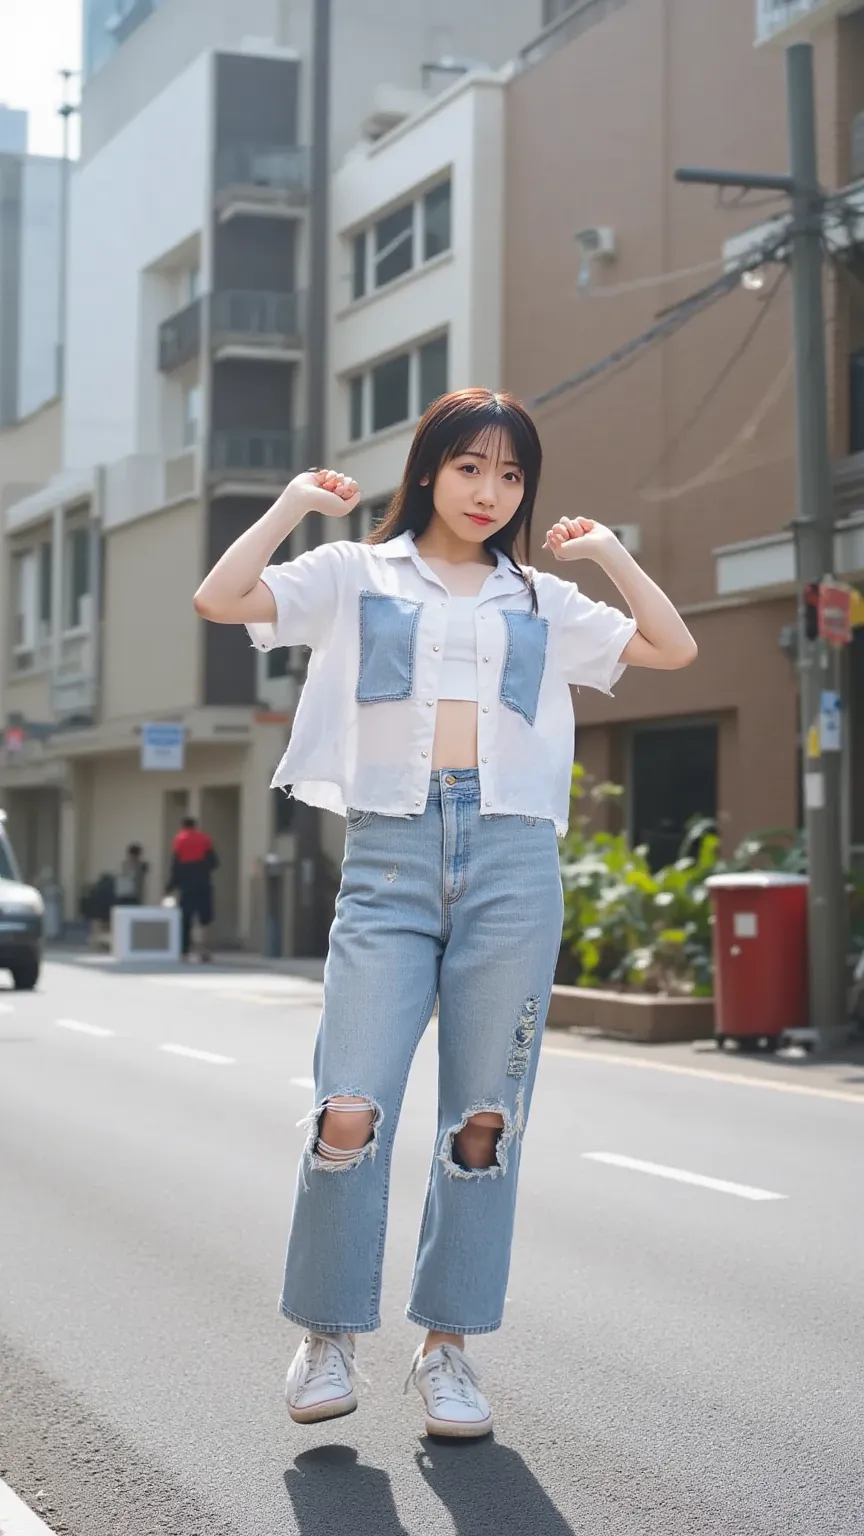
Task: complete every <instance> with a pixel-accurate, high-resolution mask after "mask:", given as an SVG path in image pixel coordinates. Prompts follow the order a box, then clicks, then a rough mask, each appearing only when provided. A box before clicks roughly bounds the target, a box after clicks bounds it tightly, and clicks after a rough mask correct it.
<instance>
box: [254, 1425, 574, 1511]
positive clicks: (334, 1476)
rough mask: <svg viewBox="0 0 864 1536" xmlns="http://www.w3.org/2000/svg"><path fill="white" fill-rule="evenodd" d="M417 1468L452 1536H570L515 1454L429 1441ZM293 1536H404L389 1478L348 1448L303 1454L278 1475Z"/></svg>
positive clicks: (489, 1444) (492, 1445)
mask: <svg viewBox="0 0 864 1536" xmlns="http://www.w3.org/2000/svg"><path fill="white" fill-rule="evenodd" d="M423 1446H424V1449H423V1450H422V1451H417V1453H416V1462H417V1467H418V1469H419V1471H420V1473H421V1475H422V1476H423V1478H424V1479H425V1481H426V1483H427V1484H428V1486H429V1488H430V1489H431V1491H432V1492H433V1493H434V1494H435V1496H436V1498H438V1499H440V1501H441V1503H442V1504H443V1505H444V1507H445V1509H447V1510H448V1511H449V1514H450V1517H451V1519H452V1521H453V1525H454V1527H455V1529H456V1532H457V1536H503V1533H506V1532H510V1531H526V1532H527V1531H530V1532H531V1536H575V1532H574V1529H573V1526H572V1525H568V1523H567V1521H566V1520H565V1519H564V1517H563V1515H562V1514H560V1512H559V1511H558V1510H557V1509H556V1508H555V1505H554V1504H553V1503H552V1500H551V1499H550V1498H549V1495H548V1494H547V1493H545V1492H544V1490H543V1488H542V1487H541V1486H540V1484H539V1483H538V1481H537V1479H536V1477H535V1476H534V1474H533V1472H531V1471H529V1469H528V1467H527V1466H526V1465H525V1462H524V1461H523V1460H522V1457H521V1456H520V1455H519V1453H518V1451H513V1450H511V1449H510V1447H509V1446H506V1445H498V1444H497V1443H496V1442H495V1441H494V1440H484V1441H483V1442H482V1443H481V1444H478V1443H477V1442H476V1441H468V1440H466V1441H464V1442H458V1441H454V1442H453V1443H452V1444H442V1443H441V1442H440V1441H437V1440H432V1439H429V1438H428V1437H427V1438H425V1439H424V1441H423ZM285 1487H286V1488H287V1490H288V1497H289V1498H290V1500H291V1503H292V1505H293V1509H294V1518H295V1520H296V1522H297V1531H298V1533H299V1536H344V1532H346V1531H357V1532H366V1531H368V1532H369V1533H370V1536H371V1533H373V1532H374V1536H409V1533H408V1532H407V1531H406V1529H405V1526H404V1525H403V1524H402V1521H401V1520H400V1518H399V1515H398V1513H397V1510H396V1505H395V1502H394V1499H393V1490H392V1488H391V1486H390V1478H389V1476H388V1474H387V1473H386V1472H384V1471H383V1470H382V1469H381V1468H380V1467H373V1466H370V1465H369V1464H368V1463H364V1462H362V1461H360V1460H359V1459H358V1453H357V1451H356V1450H355V1449H354V1447H353V1446H347V1445H324V1446H321V1447H320V1448H319V1449H318V1450H314V1451H304V1452H303V1453H302V1455H300V1456H298V1457H297V1459H296V1461H295V1463H294V1465H293V1467H290V1468H289V1470H288V1471H287V1472H286V1473H285Z"/></svg>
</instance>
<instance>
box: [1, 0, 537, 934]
mask: <svg viewBox="0 0 864 1536" xmlns="http://www.w3.org/2000/svg"><path fill="white" fill-rule="evenodd" d="M91 9H92V10H93V17H91V19H93V18H95V20H94V25H96V21H98V17H97V16H96V10H95V8H91ZM539 10H540V0H502V3H501V5H500V6H499V13H500V14H499V18H498V21H499V24H498V26H497V27H496V29H495V31H494V35H492V36H490V34H489V27H488V9H487V5H486V0H411V3H410V4H400V5H399V6H395V5H394V6H392V7H390V6H387V5H382V4H381V0H351V3H350V5H349V4H347V3H346V4H345V5H340V6H335V7H334V14H333V40H332V42H333V46H332V61H331V62H332V74H333V82H334V86H333V90H332V93H331V95H332V110H331V120H330V125H329V143H328V145H327V149H328V151H329V159H330V160H331V162H334V163H335V162H336V161H338V160H339V159H340V158H341V157H342V156H343V155H344V154H345V152H346V150H347V149H348V147H349V146H351V145H354V144H357V142H358V141H361V147H363V146H365V145H366V144H368V143H369V142H371V141H372V140H373V139H380V138H382V136H384V135H385V134H386V133H388V132H389V131H392V130H394V129H396V128H398V125H399V124H400V123H401V122H402V121H404V119H405V118H406V117H407V116H408V115H409V114H410V113H411V112H413V111H416V110H418V109H419V110H420V111H421V113H422V112H423V111H424V110H425V109H426V108H428V107H429V106H430V104H431V103H432V102H433V101H434V99H435V98H436V97H437V95H438V94H439V93H441V92H442V91H446V89H447V88H448V87H449V86H452V85H453V82H454V79H456V80H458V77H459V76H460V75H462V74H463V73H464V72H465V71H466V70H469V69H471V68H473V65H474V64H475V63H477V64H480V65H482V72H483V73H484V74H488V75H489V76H490V77H491V76H494V71H495V69H496V68H500V67H501V66H502V65H503V64H505V63H506V61H507V59H509V58H510V57H511V56H512V54H513V52H514V51H515V49H516V48H517V47H518V46H519V44H520V43H521V42H522V41H523V40H524V39H525V38H527V37H529V36H531V34H532V32H533V31H534V30H535V29H536V27H537V24H538V21H539ZM397 13H398V21H399V25H398V26H397V25H395V21H396V19H397ZM100 14H101V11H100ZM311 18H312V7H311V5H310V4H309V0H297V3H296V4H294V3H292V4H291V5H288V6H286V5H284V4H281V3H277V0H247V4H246V5H245V6H243V7H238V6H237V4H236V0H206V3H204V0H168V3H166V4H164V5H162V6H160V7H157V8H153V10H152V13H151V12H148V13H147V14H146V17H145V18H144V19H143V20H142V21H141V24H140V25H138V26H136V27H135V28H134V29H130V30H129V31H128V35H126V34H125V33H124V36H123V38H122V46H118V47H116V48H114V49H113V50H112V51H110V53H109V54H107V55H106V56H105V57H104V59H103V61H102V65H101V68H98V69H96V68H95V61H91V62H93V69H92V73H91V75H90V77H89V78H88V79H87V81H86V82H85V87H84V96H83V107H82V160H81V163H80V164H79V166H78V167H77V168H76V170H75V173H74V175H73V177H72V186H71V205H70V206H71V211H70V231H69V263H68V270H69V293H68V305H67V312H68V335H67V345H66V348H65V361H66V373H65V386H66V387H65V394H64V400H63V412H62V442H61V443H60V444H59V447H58V444H57V442H56V441H55V442H54V443H53V445H52V451H51V452H50V453H48V452H47V451H46V452H43V453H41V454H40V453H39V452H38V451H37V450H36V449H34V451H33V452H32V453H31V454H30V456H29V458H27V459H26V463H25V462H24V458H25V457H26V456H25V455H24V449H23V447H22V448H21V449H20V451H19V450H18V448H17V447H16V446H15V445H16V444H17V443H18V441H19V435H20V436H21V439H22V442H23V440H24V438H25V437H26V433H27V431H30V433H31V436H34V435H36V434H37V433H38V431H39V430H41V429H40V427H39V425H38V423H37V424H35V425H34V426H33V427H32V429H31V428H28V426H27V424H24V425H23V426H22V427H21V428H20V429H19V428H17V427H16V428H14V429H12V436H11V437H8V438H4V436H3V435H2V434H0V477H2V480H3V481H5V482H7V483H8V492H7V496H6V503H7V504H6V507H5V514H4V528H3V546H4V547H3V560H2V566H3V572H4V575H3V580H4V581H5V582H6V584H7V601H6V603H5V604H4V609H3V612H4V614H5V615H7V619H6V620H4V632H3V638H2V642H0V670H2V672H3V679H4V701H3V709H4V717H3V723H4V725H5V735H4V738H3V745H2V748H0V797H2V801H3V803H4V804H5V805H6V806H7V807H8V808H9V810H10V813H11V820H12V829H13V833H14V834H15V836H16V841H17V842H18V844H19V848H20V851H21V853H22V859H23V862H24V864H25V868H26V873H27V875H28V876H29V877H30V878H33V879H39V880H40V881H42V882H44V881H45V880H46V878H47V875H46V871H48V870H51V871H53V872H54V873H55V875H59V878H60V882H61V885H62V891H63V902H64V911H65V917H66V919H67V920H74V918H75V917H76V915H77V914H78V912H79V907H80V899H81V895H82V892H83V890H84V889H85V887H86V886H87V885H88V884H90V883H91V882H92V881H94V880H95V879H97V878H98V877H99V876H100V874H102V873H103V872H115V871H116V870H117V868H118V866H119V863H120V860H121V858H122V856H123V852H124V849H125V847H126V845H127V844H128V843H129V842H131V841H136V842H139V843H141V844H142V845H143V848H144V853H145V857H146V859H147V861H148V862H149V864H150V877H149V887H148V891H147V895H148V897H149V898H150V899H156V900H158V899H159V898H160V897H161V895H162V892H163V889H164V884H165V879H166V876H167V870H168V858H169V847H170V842H171V838H172V836H173V834H174V832H175V831H176V829H177V827H178V824H179V821H180V819H181V817H182V816H183V815H184V814H187V813H191V814H193V815H196V816H198V817H200V820H201V822H202V824H203V825H204V826H205V827H206V829H207V830H208V831H209V832H210V833H211V835H212V836H213V838H214V841H215V843H216V846H217V850H218V852H219V855H220V858H221V868H220V870H219V872H218V875H217V882H216V883H217V890H216V910H217V931H216V933H215V935H214V937H215V940H216V942H217V944H225V945H228V944H235V943H244V944H252V945H254V946H259V945H261V944H262V943H263V941H264V937H265V923H264V899H263V892H264V886H265V876H264V873H263V871H264V868H265V861H267V860H268V859H273V860H274V861H275V862H276V864H277V866H281V867H282V868H283V870H284V875H283V877H282V878H280V880H279V881H278V888H279V893H280V901H279V907H278V911H277V912H276V914H275V915H276V919H277V922H276V926H277V927H278V930H279V942H280V943H281V946H282V948H283V949H284V950H285V951H286V952H300V953H304V952H305V953H310V952H311V953H322V952H323V949H324V947H325V944H326V934H327V929H328V927H329V923H330V920H331V918H332V909H333V899H334V895H335V891H336V888H337V883H338V877H339V865H340V861H341V856H342V849H343V844H344V823H343V822H342V821H341V819H338V818H335V817H329V816H327V815H326V814H324V813H321V814H320V815H319V814H317V813H307V812H306V810H305V808H303V807H299V806H297V805H296V804H295V803H294V802H291V801H289V799H288V798H287V796H285V795H284V794H276V793H274V792H272V791H270V789H269V787H268V786H269V781H270V778H271V776H272V774H273V771H274V769H275V767H276V765H277V763H278V761H279V759H280V757H281V755H282V752H283V750H284V746H285V742H286V739H287V735H288V732H289V730H290V724H291V717H292V711H293V708H294V705H295V703H296V699H297V696H298V690H299V684H300V678H301V676H302V672H303V667H304V664H305V658H304V657H303V655H302V654H301V655H299V656H298V655H296V654H293V653H286V652H284V651H280V652H276V653H274V654H272V655H270V656H260V655H259V654H258V653H256V652H255V651H254V650H253V649H252V647H251V645H250V643H249V641H248V638H247V637H246V635H245V632H244V631H242V630H240V629H237V628H236V627H220V626H216V625H206V624H204V623H203V622H202V621H200V620H199V619H198V618H197V617H196V615H195V614H194V612H193V609H192V595H193V593H194V591H195V589H196V587H197V586H198V584H199V583H200V581H201V579H202V576H203V574H204V573H205V571H206V570H207V569H208V568H209V567H210V566H211V565H212V563H213V562H214V560H215V559H217V558H218V557H219V555H220V554H221V553H222V552H223V551H224V550H225V549H226V548H227V546H228V545H229V544H230V543H231V542H232V541H233V540H234V538H236V537H237V535H238V534H239V533H240V532H242V531H243V530H244V529H245V528H246V527H248V526H249V524H250V523H251V522H253V521H254V520H255V519H256V518H257V517H259V516H260V515H261V513H262V512H263V511H264V510H265V509H266V507H267V505H268V504H269V503H270V502H272V501H273V500H274V499H275V497H276V496H277V495H278V494H279V492H280V491H281V489H282V488H283V486H284V485H285V483H286V482H287V481H288V480H289V479H290V478H291V477H292V475H293V474H295V473H297V472H298V471H299V470H301V469H303V468H305V467H306V466H307V464H308V461H309V457H310V441H314V440H315V436H316V433H315V431H314V430H313V431H312V432H311V433H310V427H311V428H312V429H319V428H322V427H323V423H322V422H321V421H320V420H319V421H313V422H311V423H310V421H309V419H308V415H307V405H306V402H307V399H308V398H309V389H308V384H309V375H310V373H311V371H312V368H311V363H312V362H314V361H316V359H314V358H312V354H311V344H310V325H311V323H312V316H313V314H314V313H316V312H317V313H319V314H320V310H321V300H322V291H323V294H324V300H325V302H328V301H329V296H328V293H327V289H326V283H327V273H326V271H325V270H324V267H325V266H326V263H322V266H321V270H319V269H318V268H316V267H315V263H314V261H313V260H312V255H311V249H312V247H311V234H310V226H311V224H312V217H311V215H312V209H313V188H312V177H311V167H312V159H313V154H312V151H313V150H314V144H313V137H314V134H313V112H312V58H311ZM100 25H101V23H100ZM97 31H98V28H97ZM495 90H496V87H494V86H493V85H490V86H489V88H488V91H487V94H488V96H489V99H490V101H491V99H492V96H493V94H494V92H495ZM453 110H454V111H455V112H456V113H457V114H458V113H459V112H460V111H461V110H462V109H461V108H460V106H459V104H458V102H457V104H456V107H455V108H454V109H453ZM451 137H452V134H451ZM497 137H498V141H499V143H500V128H498V129H497ZM448 142H449V141H448ZM385 158H386V157H385ZM492 158H493V160H494V156H493V157H492ZM427 159H429V160H430V164H431V159H434V156H433V155H432V150H431V148H429V149H427ZM499 160H500V155H499ZM449 164H450V158H449V151H448V155H447V156H445V157H444V158H443V159H441V160H440V163H438V162H436V163H435V166H434V176H433V178H432V179H433V181H434V182H435V187H434V189H432V190H431V191H430V192H429V200H428V204H427V205H426V206H427V212H428V214H429V225H428V231H427V237H426V238H427V245H429V249H431V244H430V242H432V241H433V240H434V241H437V242H438V244H439V245H441V249H440V251H439V253H438V256H437V258H436V259H437V260H438V261H439V265H441V264H446V262H447V260H448V255H447V251H446V248H445V247H444V246H443V244H442V240H443V234H442V231H445V230H446V228H448V227H449V212H448V207H447V204H446V200H445V194H444V191H443V190H442V189H443V188H445V187H446V186H447V185H448V180H447V172H448V167H449ZM427 176H428V170H427V169H424V170H422V171H421V172H420V174H419V180H420V181H422V182H423V186H422V188H420V189H419V191H418V194H417V195H418V196H421V195H422V196H424V197H425V196H426V195H427V191H428V190H429V189H427V187H426V179H427ZM391 180H392V181H393V188H394V189H395V190H396V191H398V193H399V195H400V197H402V195H403V193H404V192H406V191H410V190H411V188H412V181H411V177H410V176H408V175H407V173H406V179H404V180H401V181H400V180H399V178H396V179H393V177H392V176H391ZM498 190H499V192H500V173H499V189H498ZM393 195H394V194H393V192H388V193H387V194H386V196H387V197H388V198H389V197H391V196H393ZM373 203H374V199H373ZM371 212H372V205H370V217H371ZM373 223H374V220H373ZM351 238H353V236H352V237H351ZM373 238H375V235H374V232H373V233H372V234H371V235H370V240H371V239H373ZM340 240H341V233H340ZM349 245H350V240H349ZM345 248H346V249H348V248H349V247H348V246H346V247H345ZM339 249H340V250H341V249H342V246H341V244H340V246H339ZM370 249H371V247H370ZM380 275H381V274H380V273H379V271H378V268H377V267H375V268H374V269H373V271H371V272H370V282H373V283H374V281H376V280H377V277H378V276H380ZM446 318H447V317H446V315H445V316H444V323H445V324H446ZM496 326H497V315H496ZM420 329H422V327H420ZM436 339H437V338H436ZM493 350H494V348H493ZM430 357H431V362H432V364H434V365H435V366H438V367H440V361H441V358H440V345H439V348H438V351H436V352H434V353H433V354H430ZM436 376H437V375H436ZM341 387H343V388H346V389H349V390H350V385H349V384H348V383H347V381H345V382H343V384H342V386H341ZM415 403H416V402H414V401H413V399H412V410H413V408H414V404H415ZM52 419H53V418H52ZM46 431H47V428H46ZM322 436H323V432H319V433H318V440H319V441H320V440H321V437H322ZM27 441H29V439H27ZM343 441H344V440H343ZM16 452H17V453H18V454H19V457H20V458H21V459H22V465H23V467H15V466H14V465H13V464H12V459H13V458H14V455H15V453H16ZM318 452H319V450H318V449H316V450H315V454H316V456H317V453H318ZM7 459H8V462H9V465H10V467H9V469H8V473H7V470H6V468H5V467H4V466H5V464H6V461H7ZM308 535H309V529H308V528H307V527H305V526H304V529H303V530H302V531H301V538H303V539H305V538H306V537H307V536H308ZM293 544H294V547H293V548H292V550H291V551H286V553H294V552H296V549H297V546H298V545H299V540H296V541H293ZM300 547H302V546H300ZM151 726H160V727H163V728H170V727H174V728H175V733H174V734H175V740H176V748H175V750H176V753H177V755H176V757H174V758H172V757H171V756H170V755H169V756H168V757H167V758H166V757H163V758H162V764H163V765H162V766H161V767H158V768H154V767H152V766H148V764H150V763H151V762H152V758H151V757H150V756H149V755H148V754H147V753H145V751H144V747H145V745H146V743H147V741H148V739H149V734H150V733H149V730H148V727H151ZM163 734H164V733H163ZM268 937H269V938H272V930H271V931H269V932H268Z"/></svg>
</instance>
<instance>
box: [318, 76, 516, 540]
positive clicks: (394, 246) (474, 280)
mask: <svg viewBox="0 0 864 1536" xmlns="http://www.w3.org/2000/svg"><path fill="white" fill-rule="evenodd" d="M507 78H508V71H507V69H506V68H505V69H504V70H503V71H500V72H498V73H495V72H492V71H489V70H478V71H473V72H471V73H470V74H468V75H466V76H465V77H464V78H463V79H461V80H459V81H458V82H457V83H456V84H454V85H452V86H451V87H450V88H449V89H448V90H447V91H445V92H443V93H442V94H441V95H439V96H437V97H436V98H435V99H434V100H433V101H431V102H427V103H425V104H424V105H423V107H422V108H421V109H420V110H419V111H417V112H415V113H414V114H413V115H412V116H411V117H409V118H407V119H406V120H405V121H404V122H402V123H400V124H399V125H398V126H397V127H395V128H393V129H392V130H391V131H390V132H389V133H387V134H385V135H384V136H383V137H382V138H380V139H378V140H377V141H376V142H374V143H367V144H365V145H363V146H360V147H358V148H357V149H355V150H354V151H353V152H352V153H351V154H349V155H348V157H347V158H346V160H345V161H344V163H343V164H342V165H341V166H340V168H339V169H338V171H337V172H336V174H335V176H334V179H333V220H332V223H333V241H332V269H331V274H330V283H331V293H332V296H333V315H332V320H331V361H332V377H331V394H330V409H329V429H330V431H329V441H330V455H329V457H330V458H331V459H332V460H334V462H335V463H336V465H337V467H338V468H341V469H344V470H345V471H346V472H349V473H350V474H352V475H353V476H354V478H355V479H356V480H357V481H358V483H359V485H360V486H361V488H362V490H363V493H364V503H363V506H362V507H361V508H358V514H359V516H358V517H357V518H356V531H357V532H360V531H364V532H365V531H367V530H368V527H369V526H370V524H371V522H372V521H373V519H374V516H375V514H376V512H378V511H379V510H380V509H381V508H382V507H383V506H384V505H386V502H387V499H388V497H389V496H390V495H392V493H393V491H394V490H395V489H396V487H397V486H398V484H399V482H400V480H401V478H402V470H403V468H404V465H405V459H406V457H407V454H408V449H409V447H410V444H411V438H412V436H413V432H414V427H415V426H416V423H417V420H418V418H419V417H420V416H421V415H422V414H423V411H424V410H425V409H426V406H427V405H429V404H430V403H431V401H432V400H434V399H435V398H436V396H438V395H440V394H443V393H444V392H445V391H446V390H448V389H459V388H462V387H465V386H468V385H485V386H486V387H487V388H489V389H497V388H500V387H501V320H502V274H503V250H502V239H501V231H502V227H503V197H504V94H505V90H506V81H507Z"/></svg>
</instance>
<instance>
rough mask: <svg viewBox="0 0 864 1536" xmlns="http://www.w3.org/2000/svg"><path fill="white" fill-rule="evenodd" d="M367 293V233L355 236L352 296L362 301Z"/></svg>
mask: <svg viewBox="0 0 864 1536" xmlns="http://www.w3.org/2000/svg"><path fill="white" fill-rule="evenodd" d="M365 292H366V231H365V230H364V231H363V233H362V235H355V236H354V249H353V278H352V284H351V295H352V297H353V298H355V299H362V297H363V295H364V293H365Z"/></svg>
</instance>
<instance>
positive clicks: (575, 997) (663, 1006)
mask: <svg viewBox="0 0 864 1536" xmlns="http://www.w3.org/2000/svg"><path fill="white" fill-rule="evenodd" d="M547 1024H548V1027H549V1028H550V1029H590V1030H593V1031H595V1032H596V1033H597V1034H601V1035H609V1036H610V1037H612V1038H614V1039H618V1040H641V1041H645V1042H648V1043H650V1044H654V1045H660V1044H663V1043H667V1044H668V1043H669V1042H671V1041H675V1040H709V1039H710V1038H711V1036H712V1035H713V1033H714V999H713V997H662V996H653V995H644V994H641V993H638V992H601V991H599V990H595V989H594V988H593V987H562V986H555V987H553V988H552V1002H551V1004H550V1006H549V1017H548V1020H547Z"/></svg>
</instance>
